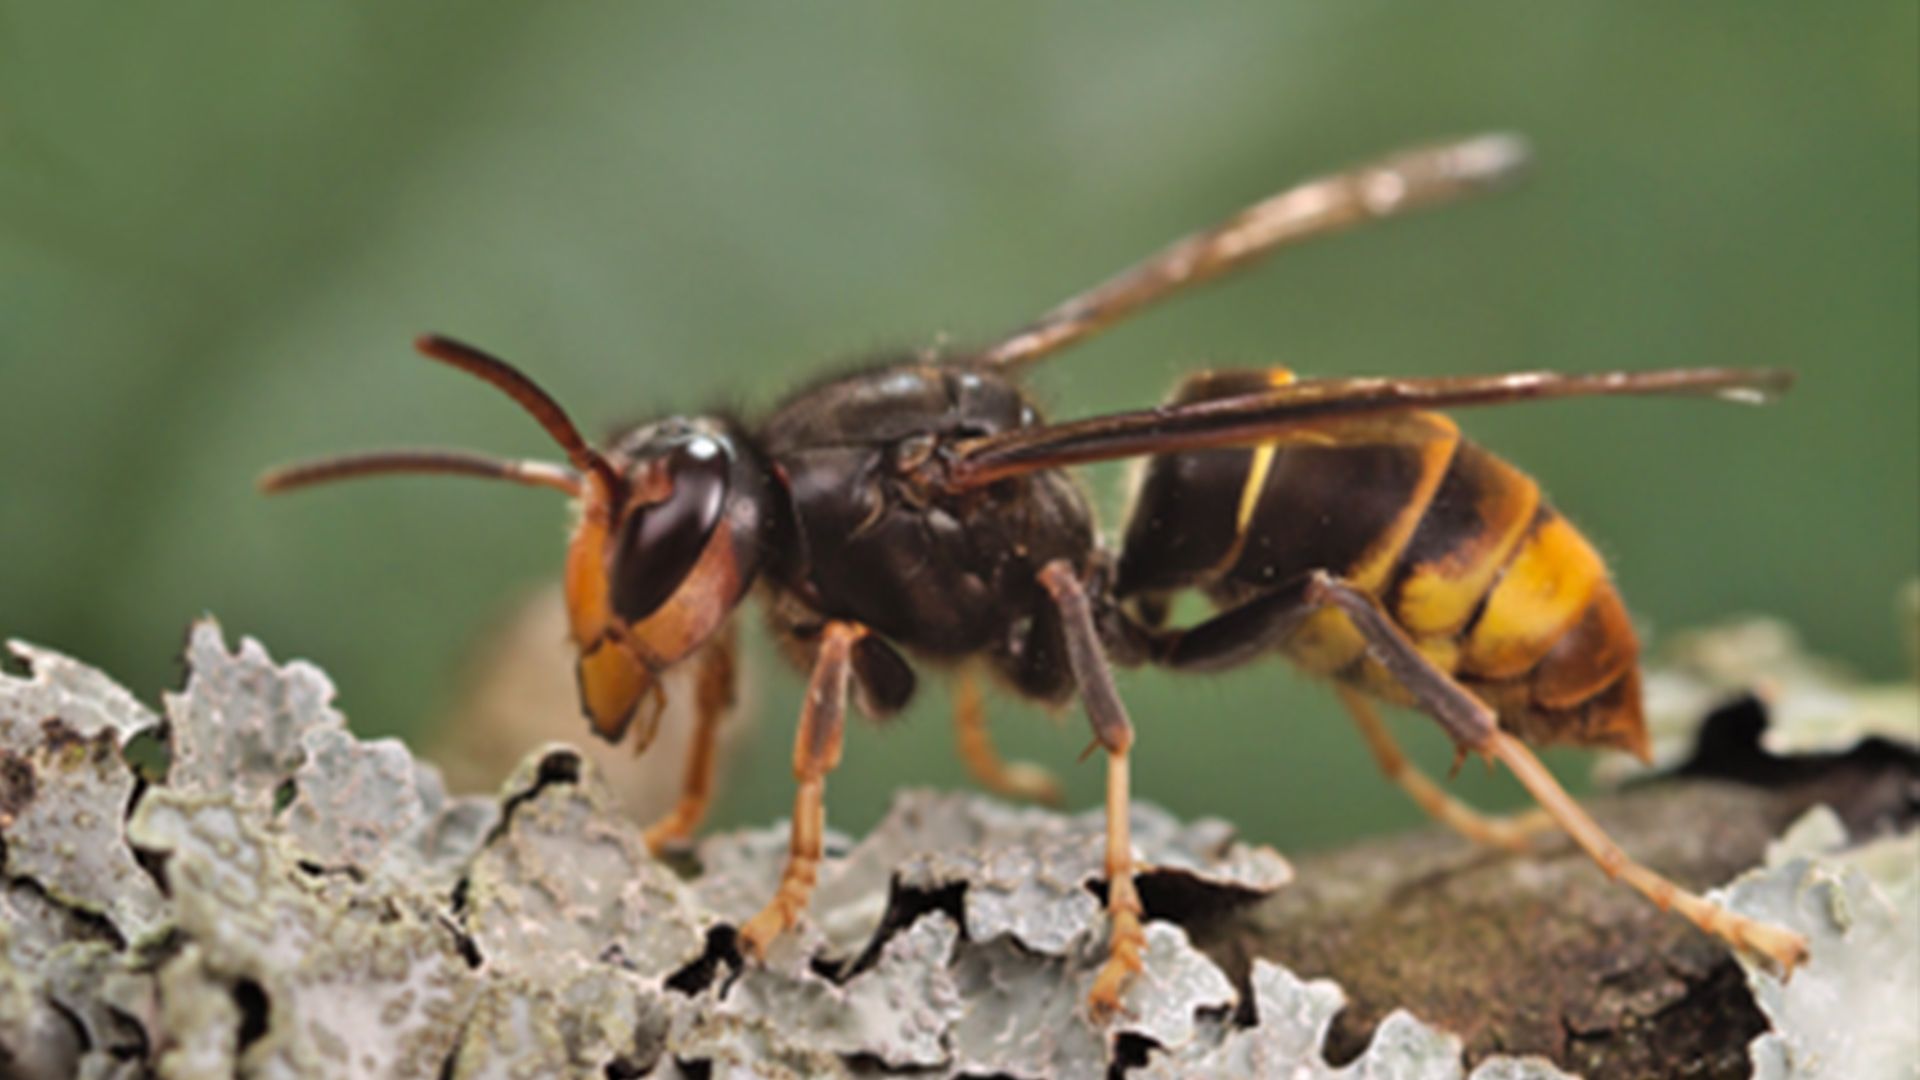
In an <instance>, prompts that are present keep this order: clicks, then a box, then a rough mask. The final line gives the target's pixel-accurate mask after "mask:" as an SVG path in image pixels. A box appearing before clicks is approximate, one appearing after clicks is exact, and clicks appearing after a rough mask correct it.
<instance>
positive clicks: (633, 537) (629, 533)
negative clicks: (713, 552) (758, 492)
mask: <svg viewBox="0 0 1920 1080" xmlns="http://www.w3.org/2000/svg"><path fill="white" fill-rule="evenodd" d="M664 464H665V467H666V472H667V475H668V477H669V478H670V479H671V480H672V483H673V488H672V490H671V492H669V493H668V495H667V497H666V498H665V499H663V500H661V501H660V502H657V503H650V504H648V505H646V506H642V507H639V508H637V509H635V510H634V511H632V512H631V513H629V514H628V515H627V516H626V518H625V520H623V521H622V522H621V523H620V527H619V533H618V535H617V536H616V537H615V538H614V545H613V552H612V566H611V567H610V568H609V571H610V581H609V585H610V594H609V597H608V598H609V600H610V601H611V602H612V605H613V610H614V613H615V614H616V615H619V616H620V618H622V619H624V620H625V621H627V622H628V623H636V622H639V621H640V620H641V619H644V618H646V617H647V616H648V615H651V614H653V613H654V611H656V610H658V609H659V607H660V605H662V604H664V603H666V602H667V599H668V598H669V597H671V596H672V595H673V594H674V592H675V591H676V590H677V589H678V588H679V587H680V585H681V583H682V582H683V581H685V580H686V578H687V575H688V574H690V573H692V571H693V567H694V564H695V563H697V562H699V561H700V555H701V553H702V552H704V551H705V550H706V547H707V540H708V538H710V537H711V536H712V535H713V531H714V528H715V527H716V526H718V525H719V524H720V516H721V515H722V514H724V513H725V512H726V506H727V486H728V482H729V478H730V476H731V474H732V471H733V455H732V453H731V452H730V451H729V449H728V448H727V446H726V445H725V444H724V443H723V442H721V440H719V439H716V438H713V437H711V436H709V435H705V434H696V435H694V436H692V437H691V438H688V439H686V440H684V441H677V442H676V443H675V445H674V446H673V447H672V448H671V449H669V450H667V451H666V454H665V461H664Z"/></svg>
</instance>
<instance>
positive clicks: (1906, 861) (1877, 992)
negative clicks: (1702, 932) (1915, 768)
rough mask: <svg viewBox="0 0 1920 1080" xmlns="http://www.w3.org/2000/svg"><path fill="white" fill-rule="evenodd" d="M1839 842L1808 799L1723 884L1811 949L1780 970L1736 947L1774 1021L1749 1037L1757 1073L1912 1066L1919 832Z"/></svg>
mask: <svg viewBox="0 0 1920 1080" xmlns="http://www.w3.org/2000/svg"><path fill="white" fill-rule="evenodd" d="M1847 842H1848V837H1847V833H1846V829H1845V827H1844V826H1843V825H1841V823H1840V821H1839V819H1838V818H1836V817H1835V816H1834V815H1833V814H1832V812H1830V811H1828V810H1827V809H1826V808H1825V807H1816V808H1815V809H1813V810H1811V811H1808V813H1807V815H1806V816H1805V817H1803V818H1802V819H1801V820H1800V821H1798V822H1796V823H1795V824H1794V825H1793V826H1792V827H1791V828H1790V829H1788V831H1787V833H1786V834H1785V835H1784V836H1783V837H1782V839H1781V841H1780V842H1779V843H1777V844H1775V845H1774V847H1773V849H1772V850H1771V851H1770V852H1769V853H1768V859H1767V862H1768V865H1767V866H1766V867H1764V868H1761V869H1756V870H1752V871H1749V872H1748V873H1746V874H1743V875H1741V876H1740V877H1738V878H1736V879H1734V881H1733V882H1732V883H1730V884H1729V885H1728V886H1727V887H1726V889H1724V890H1723V891H1722V895H1723V896H1724V899H1725V901H1726V903H1727V906H1728V907H1730V908H1732V909H1733V910H1735V911H1738V912H1741V913H1742V914H1746V915H1751V916H1753V917H1755V918H1760V919H1765V920H1767V921H1769V922H1773V923H1776V924H1779V925H1782V926H1787V927H1790V928H1792V929H1794V930H1797V931H1799V932H1800V933H1801V934H1804V935H1805V936H1806V938H1807V943H1808V946H1809V949H1810V957H1809V959H1808V961H1807V963H1806V965H1805V967H1804V968H1803V969H1802V970H1800V971H1798V972H1795V973H1794V976H1793V978H1792V979H1790V980H1787V981H1785V982H1782V981H1781V980H1780V979H1779V978H1778V977H1777V976H1775V975H1774V974H1773V973H1771V972H1769V971H1767V970H1765V969H1764V968H1763V967H1761V966H1760V965H1759V964H1757V963H1755V962H1753V961H1751V960H1749V959H1747V958H1744V957H1743V958H1742V961H1741V963H1742V967H1744V968H1745V969H1746V973H1747V985H1748V986H1749V987H1750V988H1751V989H1752V991H1753V996H1754V999H1755V1000H1756V1001H1758V1002H1759V1004H1760V1009H1761V1011H1762V1012H1764V1013H1766V1015H1767V1018H1768V1019H1769V1020H1770V1021H1772V1023H1773V1030H1772V1031H1768V1032H1766V1033H1764V1034H1762V1035H1761V1036H1759V1037H1758V1038H1757V1039H1755V1040H1754V1042H1753V1044H1752V1046H1751V1047H1750V1048H1749V1052H1750V1054H1751V1056H1752V1060H1753V1066H1754V1076H1755V1077H1757V1078H1759V1080H1816V1078H1832V1080H1838V1078H1841V1077H1866V1076H1875V1077H1881V1076H1884V1077H1899V1076H1907V1077H1911V1076H1920V1027H1917V1026H1916V1023H1915V1018H1916V1017H1920V832H1909V833H1906V834H1904V835H1897V836H1887V837H1882V838H1880V839H1878V840H1874V841H1871V842H1869V843H1866V844H1863V845H1860V846H1858V847H1854V848H1851V849H1849V848H1848V847H1847V846H1846V845H1847Z"/></svg>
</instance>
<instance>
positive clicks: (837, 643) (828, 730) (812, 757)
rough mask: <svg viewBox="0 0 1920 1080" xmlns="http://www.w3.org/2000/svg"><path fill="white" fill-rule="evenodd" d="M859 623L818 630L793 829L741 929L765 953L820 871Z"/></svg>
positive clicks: (744, 945)
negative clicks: (769, 888) (775, 874)
mask: <svg viewBox="0 0 1920 1080" xmlns="http://www.w3.org/2000/svg"><path fill="white" fill-rule="evenodd" d="M866 633H867V630H866V628H865V627H863V626H859V625H857V624H855V623H849V622H830V623H828V624H827V625H826V627H825V628H824V629H823V630H821V632H820V651H819V652H818V653H817V654H816V655H815V657H814V661H813V677H812V678H811V679H810V680H808V682H807V700H806V703H805V704H804V705H803V706H802V707H801V709H800V730H799V732H798V734H796V735H795V736H794V740H793V776H794V779H796V780H798V781H799V782H800V786H799V789H798V790H797V791H795V792H794V796H793V824H792V827H791V828H792V834H791V837H790V839H789V840H788V843H787V866H786V869H785V870H784V871H782V873H781V875H780V887H779V889H777V890H776V891H775V892H774V894H773V899H771V900H769V901H767V906H766V907H764V908H761V909H760V913H759V914H758V915H755V916H754V917H753V918H751V919H748V920H747V922H746V925H744V926H742V927H741V928H740V946H741V949H742V950H743V951H745V952H747V953H749V954H750V955H753V956H765V955H766V954H767V948H768V947H769V946H770V945H772V944H773V940H774V939H775V938H777V937H779V936H780V935H781V934H782V933H784V932H785V931H786V930H788V929H789V928H791V927H792V926H793V925H794V924H795V923H796V922H798V921H799V920H800V913H801V912H803V911H805V910H806V908H807V901H808V899H810V898H811V897H812V896H813V886H814V883H815V882H816V881H817V880H818V879H819V876H820V849H821V844H822V842H823V837H824V836H825V834H826V829H827V811H826V803H825V797H826V791H827V774H828V773H830V772H832V771H833V769H834V767H835V766H837V765H839V764H840V742H841V733H842V732H843V731H844V730H845V726H846V717H847V682H848V679H849V678H850V676H851V675H852V673H853V662H852V657H853V647H854V645H855V644H856V643H857V642H859V640H860V639H861V638H863V637H865V636H866Z"/></svg>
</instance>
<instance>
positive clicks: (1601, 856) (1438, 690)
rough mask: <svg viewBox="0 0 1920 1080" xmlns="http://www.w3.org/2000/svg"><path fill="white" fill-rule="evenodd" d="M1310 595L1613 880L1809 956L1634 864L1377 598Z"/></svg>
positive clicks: (1764, 952)
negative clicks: (1344, 621)
mask: <svg viewBox="0 0 1920 1080" xmlns="http://www.w3.org/2000/svg"><path fill="white" fill-rule="evenodd" d="M1306 600H1307V602H1308V603H1310V604H1312V605H1314V606H1315V607H1323V606H1329V605H1330V606H1333V607H1337V608H1339V609H1340V610H1341V611H1342V612H1344V613H1345V614H1346V616H1347V617H1348V618H1349V619H1351V620H1352V622H1353V624H1354V626H1355V627H1356V628H1358V629H1359V631H1360V634H1361V636H1363V637H1365V638H1366V639H1367V643H1368V645H1369V646H1371V648H1372V650H1373V654H1374V657H1375V658H1376V659H1377V660H1379V661H1380V664H1381V666H1382V667H1384V668H1385V669H1386V670H1387V672H1388V673H1389V674H1391V675H1392V676H1393V677H1394V678H1395V679H1397V680H1399V682H1400V684H1401V685H1402V686H1404V687H1406V688H1407V689H1408V690H1409V691H1411V692H1412V693H1413V695H1414V697H1415V699H1416V700H1418V701H1419V702H1420V704H1421V707H1422V708H1423V709H1424V710H1425V711H1426V712H1427V713H1428V714H1430V715H1431V716H1433V717H1434V718H1435V719H1436V720H1439V721H1440V723H1441V726H1443V727H1445V728H1446V729H1447V733H1448V734H1449V735H1451V736H1452V737H1453V740H1454V745H1455V746H1457V747H1458V748H1459V749H1460V750H1461V752H1463V753H1465V752H1476V753H1481V754H1485V755H1486V756H1488V757H1491V758H1498V759H1499V760H1500V761H1501V762H1503V763H1504V764H1505V765H1506V766H1507V768H1508V769H1511V770H1512V771H1513V774H1514V776H1515V777H1516V778H1518V779H1519V781H1520V783H1521V784H1522V785H1524V786H1525V787H1526V789H1527V791H1528V792H1529V793H1530V794H1532V796H1533V797H1534V799H1535V800H1536V801H1538V802H1539V803H1540V805H1541V807H1542V808H1543V809H1545V810H1546V812H1547V813H1549V814H1551V815H1553V820H1554V821H1556V822H1558V823H1559V825H1560V827H1561V828H1562V829H1564V830H1566V832H1567V834H1568V835H1569V836H1572V837H1573V839H1574V841H1575V842H1577V843H1578V844H1579V845H1580V846H1581V847H1582V848H1583V849H1585V850H1586V852H1587V854H1588V855H1589V856H1591V857H1592V859H1593V861H1594V862H1596V863H1599V864H1600V869H1602V870H1604V871H1606V873H1607V876H1608V877H1611V878H1624V879H1625V880H1626V882H1627V884H1629V885H1631V886H1633V888H1634V889H1636V890H1638V891H1639V892H1640V894H1641V895H1642V896H1645V897H1646V898H1647V899H1649V900H1651V901H1653V902H1654V904H1655V905H1657V906H1658V907H1659V908H1660V909H1661V910H1663V911H1665V910H1674V911H1678V912H1679V913H1680V914H1681V915H1683V916H1685V917H1686V918H1687V920H1688V921H1690V922H1692V923H1693V924H1694V925H1695V926H1697V927H1699V928H1700V929H1702V930H1704V931H1706V932H1707V933H1709V934H1712V935H1714V936H1715V937H1718V938H1720V939H1721V940H1723V941H1726V942H1727V943H1729V944H1731V945H1733V946H1734V947H1735V948H1738V949H1745V950H1747V951H1748V952H1749V953H1750V954H1755V955H1758V956H1760V957H1763V958H1765V959H1767V960H1770V961H1772V962H1773V963H1774V964H1775V965H1777V966H1778V967H1779V968H1780V969H1781V971H1782V972H1783V973H1785V974H1789V975H1790V974H1792V972H1793V969H1794V967H1795V966H1796V965H1798V964H1799V963H1801V962H1802V961H1804V960H1805V959H1806V957H1807V942H1806V939H1804V938H1802V937H1801V936H1800V935H1798V934H1795V933H1793V932H1791V931H1789V930H1785V929H1782V928H1780V927H1777V926H1772V925H1770V924H1767V923H1763V922H1758V921H1756V920H1753V919H1749V918H1746V917H1745V916H1742V915H1737V914H1735V913H1733V912H1731V911H1728V910H1726V909H1725V908H1723V907H1721V906H1719V905H1718V904H1715V903H1713V902H1711V901H1709V900H1706V899H1703V898H1701V897H1699V896H1697V895H1695V894H1693V893H1691V892H1688V891H1687V890H1685V889H1682V888H1680V887H1679V886H1678V885H1675V884H1674V883H1673V882H1671V881H1668V880H1667V879H1666V878H1664V877H1662V876H1660V875H1659V874H1657V873H1655V872H1653V871H1652V870H1650V869H1648V868H1647V867H1644V866H1642V865H1640V864H1639V863H1637V862H1634V861H1633V860H1632V859H1631V858H1630V857H1628V855H1627V853H1626V852H1624V851H1622V850H1621V849H1620V846H1619V845H1618V844H1616V843H1614V842H1613V839H1612V838H1611V837H1609V836H1608V835H1607V834H1606V831H1605V830H1604V829H1602V828H1601V827H1600V825H1599V823H1598V822H1596V821H1594V820H1593V818H1592V817H1591V816H1590V815H1588V813H1587V812H1586V811H1585V810H1583V809H1581V807H1580V804H1579V803H1577V802H1575V801H1574V800H1573V797H1572V796H1571V795H1568V794H1567V791H1566V789H1565V788H1563V787H1561V786H1560V782H1559V781H1558V780H1555V779H1554V777H1553V774H1552V773H1550V772H1548V771H1547V768H1546V766H1544V765H1542V764H1540V759H1539V758H1537V757H1535V756H1534V755H1533V751H1531V750H1528V749H1527V748H1526V746H1525V744H1523V743H1521V742H1520V740H1518V739H1516V738H1514V737H1513V736H1511V735H1509V734H1507V733H1506V732H1504V731H1501V730H1500V729H1499V727H1498V726H1497V724H1496V722H1495V721H1496V718H1495V716H1494V713H1493V710H1491V709H1489V708H1488V707H1487V706H1486V704H1485V703H1484V702H1482V701H1480V700H1479V699H1478V698H1476V697H1474V696H1473V695H1472V694H1471V693H1468V692H1467V690H1466V689H1465V688H1463V687H1462V686H1461V685H1460V684H1459V683H1457V682H1454V681H1453V679H1452V678H1450V677H1449V676H1448V675H1447V674H1446V673H1444V672H1442V671H1441V670H1440V669H1439V668H1437V667H1435V666H1434V665H1433V662H1432V661H1430V660H1428V659H1427V658H1426V657H1425V656H1423V655H1421V653H1420V651H1419V650H1418V649H1416V648H1414V645H1413V642H1411V641H1409V640H1408V639H1407V636H1406V634H1404V633H1403V632H1401V630H1400V628H1399V627H1398V626H1396V625H1394V623H1393V620H1392V619H1390V618H1388V617H1387V615H1386V613H1385V612H1383V611H1381V610H1380V608H1379V606H1378V604H1377V603H1375V601H1374V600H1373V598H1372V597H1370V596H1368V595H1367V594H1366V593H1364V592H1361V591H1360V590H1359V589H1356V588H1354V587H1353V586H1351V585H1349V584H1347V583H1346V582H1343V581H1341V580H1339V579H1338V578H1335V577H1332V576H1330V575H1327V574H1314V575H1312V576H1311V577H1310V580H1309V582H1308V585H1307V590H1306Z"/></svg>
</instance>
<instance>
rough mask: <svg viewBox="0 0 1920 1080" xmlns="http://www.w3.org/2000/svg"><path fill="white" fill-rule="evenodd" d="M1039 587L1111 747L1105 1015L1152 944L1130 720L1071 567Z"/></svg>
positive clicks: (1043, 574)
mask: <svg viewBox="0 0 1920 1080" xmlns="http://www.w3.org/2000/svg"><path fill="white" fill-rule="evenodd" d="M1040 584H1041V585H1043V586H1045V587H1046V590H1047V592H1048V594H1050V595H1051V596H1052V597H1053V602H1054V605H1055V606H1056V607H1058V608H1059V610H1060V616H1061V618H1060V622H1061V625H1062V628H1063V629H1064V630H1065V632H1066V638H1067V657H1068V662H1069V663H1070V664H1071V665H1072V667H1073V677H1074V681H1075V682H1077V683H1079V686H1080V703H1081V705H1082V706H1083V707H1084V708H1085V709H1086V711H1087V720H1088V721H1089V722H1090V723H1091V724H1092V725H1093V734H1094V737H1095V738H1096V739H1098V740H1099V741H1100V745H1101V746H1102V747H1104V748H1105V749H1106V751H1107V866H1106V869H1107V924H1108V938H1107V962H1106V964H1105V965H1103V966H1102V967H1101V968H1100V971H1099V974H1097V975H1095V976H1094V979H1093V990H1092V991H1091V992H1090V993H1089V994H1088V995H1087V1004H1088V1005H1089V1006H1090V1007H1091V1009H1092V1010H1093V1013H1094V1016H1095V1017H1096V1018H1104V1017H1107V1016H1111V1015H1112V1014H1113V1013H1114V1011H1115V1010H1117V1009H1118V1008H1119V1006H1120V994H1121V991H1123V990H1125V989H1126V986H1127V982H1128V981H1129V980H1130V979H1131V978H1132V977H1133V976H1134V975H1135V974H1136V973H1137V972H1139V971H1140V968H1141V959H1140V957H1141V954H1142V953H1143V952H1144V951H1145V950H1146V945H1147V935H1146V931H1145V929H1144V928H1143V927H1142V926H1141V924H1140V918H1141V914H1142V908H1141V906H1140V894H1139V892H1137V891H1136V890H1135V889H1134V884H1133V839H1132V836H1131V834H1130V831H1129V830H1130V822H1129V820H1128V813H1127V811H1128V805H1129V798H1128V779H1129V775H1130V772H1129V768H1128V764H1127V752H1128V751H1129V750H1130V749H1131V748H1132V747H1133V724H1132V723H1131V722H1130V721H1129V720H1128V719H1127V708H1126V706H1125V705H1123V704H1121V702H1120V695H1119V693H1118V691H1116V690H1115V689H1114V686H1113V671H1112V669H1111V668H1110V667H1109V666H1108V664H1107V659H1106V655H1105V653H1104V652H1103V651H1102V648H1101V645H1100V635H1099V633H1098V632H1097V631H1096V630H1095V629H1094V622H1093V609H1092V605H1091V604H1090V603H1089V602H1088V600H1087V593H1086V589H1085V588H1084V587H1083V586H1082V585H1081V584H1080V579H1079V578H1078V577H1077V576H1075V574H1074V571H1073V567H1072V566H1071V565H1069V564H1068V563H1067V562H1066V561H1065V560H1056V561H1054V562H1051V563H1048V564H1047V565H1046V567H1045V568H1044V569H1042V570H1041V571H1040Z"/></svg>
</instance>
